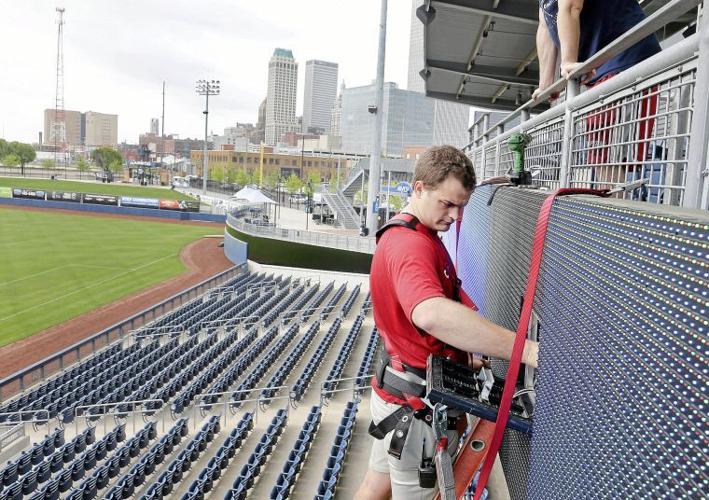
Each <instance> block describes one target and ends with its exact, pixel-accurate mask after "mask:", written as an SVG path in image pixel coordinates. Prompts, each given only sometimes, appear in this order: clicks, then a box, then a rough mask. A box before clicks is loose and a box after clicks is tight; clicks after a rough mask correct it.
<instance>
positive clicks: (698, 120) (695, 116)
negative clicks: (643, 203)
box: [665, 12, 709, 209]
mask: <svg viewBox="0 0 709 500" xmlns="http://www.w3.org/2000/svg"><path fill="white" fill-rule="evenodd" d="M699 26H700V30H699V33H698V34H699V57H698V59H697V77H696V82H697V83H696V87H695V89H694V112H693V113H692V128H691V129H690V131H691V132H690V136H689V152H688V155H687V176H686V179H687V180H686V184H685V185H686V188H685V193H684V200H683V202H682V206H684V207H687V208H702V209H706V208H708V206H709V181H707V174H708V173H709V152H708V150H709V145H707V140H708V139H709V18H708V17H707V14H706V12H705V13H703V15H702V17H701V18H700V24H699ZM665 196H667V194H666V195H665Z"/></svg>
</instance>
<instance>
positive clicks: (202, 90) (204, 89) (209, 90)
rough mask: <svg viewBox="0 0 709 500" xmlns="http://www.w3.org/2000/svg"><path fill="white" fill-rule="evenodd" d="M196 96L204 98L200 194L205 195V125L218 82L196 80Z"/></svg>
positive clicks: (207, 165) (207, 175)
mask: <svg viewBox="0 0 709 500" xmlns="http://www.w3.org/2000/svg"><path fill="white" fill-rule="evenodd" d="M196 91H197V94H199V95H203V96H204V97H205V102H204V111H202V113H204V150H203V153H204V156H203V158H202V193H203V194H207V179H208V177H209V160H208V159H207V133H208V132H207V124H208V121H209V96H210V95H219V80H197V87H196Z"/></svg>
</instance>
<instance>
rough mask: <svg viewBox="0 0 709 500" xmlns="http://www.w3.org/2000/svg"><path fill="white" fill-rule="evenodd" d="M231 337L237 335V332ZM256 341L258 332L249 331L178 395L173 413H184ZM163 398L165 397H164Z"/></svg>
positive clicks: (173, 404) (172, 407)
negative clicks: (196, 397) (197, 396)
mask: <svg viewBox="0 0 709 500" xmlns="http://www.w3.org/2000/svg"><path fill="white" fill-rule="evenodd" d="M229 335H236V332H233V333H231V334H229ZM254 340H256V330H255V329H251V330H249V331H247V332H246V334H245V335H244V337H242V338H241V339H239V340H238V341H237V342H236V344H234V345H233V346H231V347H230V348H229V349H227V350H226V351H225V352H224V353H222V355H221V356H220V357H219V358H218V359H216V360H215V361H214V362H213V363H211V364H210V365H209V368H208V369H207V371H206V372H204V373H203V374H202V375H200V376H199V377H198V378H197V380H195V381H194V382H192V383H191V384H189V385H188V386H187V387H186V388H185V389H183V390H182V392H180V394H178V396H177V397H176V398H175V400H174V401H173V403H172V406H171V409H172V412H173V413H182V412H183V410H184V409H185V406H187V405H189V404H190V403H191V402H192V400H193V399H194V397H195V396H196V395H197V394H199V393H200V392H202V391H204V390H205V389H206V388H207V387H208V386H209V384H210V383H212V381H213V380H214V379H215V378H217V376H219V374H220V373H221V372H223V371H224V370H225V369H226V368H227V367H229V366H231V365H232V363H233V362H234V360H235V359H237V358H238V357H239V356H241V355H242V354H243V353H244V351H245V350H246V349H247V348H248V347H249V345H250V344H251V343H252V342H253V341H254ZM160 396H161V395H159V397H160ZM162 396H163V397H164V395H162Z"/></svg>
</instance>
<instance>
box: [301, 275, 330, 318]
mask: <svg viewBox="0 0 709 500" xmlns="http://www.w3.org/2000/svg"><path fill="white" fill-rule="evenodd" d="M333 288H335V284H334V283H333V282H332V281H331V282H330V283H328V285H327V286H326V287H325V288H323V289H322V290H320V291H319V292H318V293H317V295H315V298H314V299H313V300H312V301H311V302H310V304H309V305H308V307H307V308H306V309H305V310H304V311H303V313H302V314H301V315H300V319H301V321H302V322H306V321H308V320H309V319H310V317H311V316H312V315H313V313H315V310H316V309H317V308H318V307H320V304H322V303H323V301H324V300H325V297H327V296H328V295H330V292H332V289H333Z"/></svg>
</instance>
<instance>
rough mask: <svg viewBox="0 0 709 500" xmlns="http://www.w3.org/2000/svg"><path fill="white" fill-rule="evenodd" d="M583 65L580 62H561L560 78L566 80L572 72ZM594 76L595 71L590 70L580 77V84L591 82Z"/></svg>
mask: <svg viewBox="0 0 709 500" xmlns="http://www.w3.org/2000/svg"><path fill="white" fill-rule="evenodd" d="M582 64H583V63H580V62H562V63H561V76H562V77H563V78H566V79H567V80H568V79H569V78H570V77H571V75H572V74H573V72H574V71H576V70H577V69H578V68H579V67H581V65H582ZM595 76H596V70H595V69H592V70H591V71H589V72H588V73H586V74H585V75H583V76H582V77H581V83H586V82H589V81H591V80H593V78H594V77H595Z"/></svg>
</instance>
